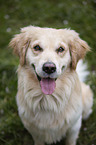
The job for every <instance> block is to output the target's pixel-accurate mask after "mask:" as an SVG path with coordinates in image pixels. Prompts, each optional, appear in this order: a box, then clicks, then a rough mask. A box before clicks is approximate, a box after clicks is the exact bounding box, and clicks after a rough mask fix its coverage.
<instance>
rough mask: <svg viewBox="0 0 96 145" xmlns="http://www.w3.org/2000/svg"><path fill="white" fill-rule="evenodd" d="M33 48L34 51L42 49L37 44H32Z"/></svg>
mask: <svg viewBox="0 0 96 145" xmlns="http://www.w3.org/2000/svg"><path fill="white" fill-rule="evenodd" d="M33 49H34V50H35V51H42V50H43V49H42V48H41V47H40V46H39V45H36V46H34V48H33Z"/></svg>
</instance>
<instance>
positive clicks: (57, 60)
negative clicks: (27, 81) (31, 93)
mask: <svg viewBox="0 0 96 145" xmlns="http://www.w3.org/2000/svg"><path fill="white" fill-rule="evenodd" d="M21 32H22V33H20V34H18V35H16V36H15V37H14V38H13V39H12V41H11V43H10V45H11V47H13V48H14V50H15V53H16V54H17V55H19V57H20V64H21V65H22V66H24V65H25V64H27V65H29V66H30V67H32V69H33V68H34V72H35V73H36V75H37V79H38V81H40V85H41V89H42V92H43V93H44V94H52V93H53V92H54V90H55V86H56V85H55V81H56V79H58V77H59V76H60V75H61V74H62V73H64V71H65V70H66V69H67V68H70V70H72V69H73V70H75V68H76V64H77V62H78V60H79V59H81V58H83V57H84V55H85V52H86V51H87V50H88V45H87V44H86V42H85V41H83V40H81V39H80V38H79V36H78V34H77V33H76V32H75V31H73V30H67V29H58V30H56V29H51V28H39V27H32V26H30V27H26V28H23V29H22V31H21Z"/></svg>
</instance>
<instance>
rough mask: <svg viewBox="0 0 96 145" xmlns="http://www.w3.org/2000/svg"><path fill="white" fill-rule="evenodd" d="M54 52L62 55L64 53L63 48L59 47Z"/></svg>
mask: <svg viewBox="0 0 96 145" xmlns="http://www.w3.org/2000/svg"><path fill="white" fill-rule="evenodd" d="M56 51H57V53H59V52H60V53H62V52H63V51H64V48H63V47H59V48H58V49H57V50H56Z"/></svg>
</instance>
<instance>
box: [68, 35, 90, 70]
mask: <svg viewBox="0 0 96 145" xmlns="http://www.w3.org/2000/svg"><path fill="white" fill-rule="evenodd" d="M69 50H70V55H71V60H72V61H71V68H72V69H74V70H75V69H76V65H77V62H78V61H79V60H80V59H83V58H84V56H85V54H86V52H87V51H89V50H90V49H89V46H88V44H87V43H86V42H85V41H83V40H82V39H80V37H79V36H78V37H77V38H75V39H73V40H71V41H70V42H69Z"/></svg>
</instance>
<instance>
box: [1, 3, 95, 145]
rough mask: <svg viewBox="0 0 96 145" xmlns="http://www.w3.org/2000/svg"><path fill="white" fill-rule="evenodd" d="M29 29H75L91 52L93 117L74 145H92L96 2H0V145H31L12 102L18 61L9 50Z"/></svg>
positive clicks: (90, 78)
mask: <svg viewBox="0 0 96 145" xmlns="http://www.w3.org/2000/svg"><path fill="white" fill-rule="evenodd" d="M28 25H38V26H43V27H55V28H71V29H74V30H76V31H77V32H78V33H80V36H81V38H82V39H84V40H86V41H87V42H88V44H89V45H90V47H91V48H92V51H91V52H89V53H88V54H87V56H86V61H87V62H88V69H89V71H90V76H89V78H88V81H87V82H88V84H90V86H91V88H92V90H93V91H94V106H93V113H92V115H91V117H90V118H89V119H88V121H84V122H83V125H82V129H81V132H80V137H79V139H78V143H77V144H78V145H92V144H94V145H95V144H96V113H95V112H96V61H95V58H96V43H95V41H96V0H86V1H84V0H78V1H77V0H72V1H71V0H67V1H64V0H14V1H13V0H0V145H28V144H30V145H33V140H32V138H31V136H30V134H29V133H28V132H27V131H26V130H25V128H24V127H23V125H22V123H21V121H20V118H19V117H18V111H17V105H16V101H15V96H16V90H17V75H16V69H17V65H18V58H16V57H15V56H14V55H13V54H12V50H10V49H8V44H9V42H10V40H11V38H12V37H13V35H14V34H16V33H19V29H20V28H21V27H25V26H28ZM59 144H63V141H61V143H59Z"/></svg>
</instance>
